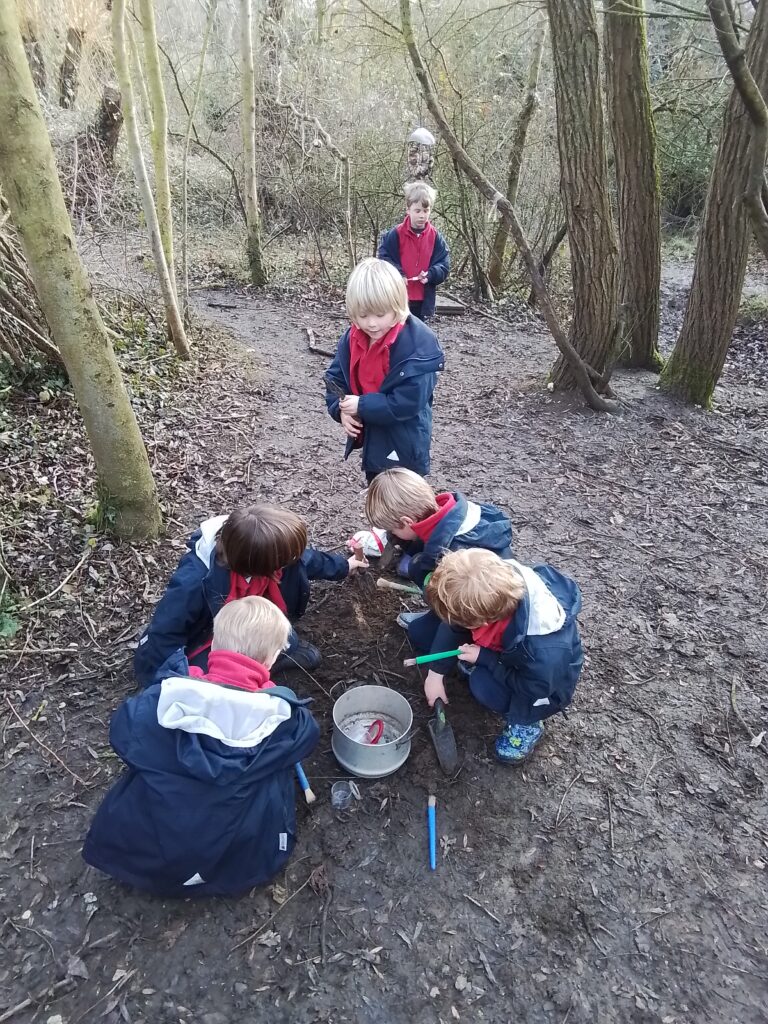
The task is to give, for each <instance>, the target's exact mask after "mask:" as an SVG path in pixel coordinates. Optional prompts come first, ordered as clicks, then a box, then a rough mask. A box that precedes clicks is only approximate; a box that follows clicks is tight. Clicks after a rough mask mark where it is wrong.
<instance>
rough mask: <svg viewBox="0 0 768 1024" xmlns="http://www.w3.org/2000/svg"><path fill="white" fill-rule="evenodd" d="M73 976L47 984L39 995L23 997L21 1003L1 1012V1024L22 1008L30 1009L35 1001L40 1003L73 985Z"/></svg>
mask: <svg viewBox="0 0 768 1024" xmlns="http://www.w3.org/2000/svg"><path fill="white" fill-rule="evenodd" d="M73 984H74V982H73V980H72V978H64V979H63V980H62V981H57V982H56V983H55V984H54V985H46V987H45V988H44V989H43V990H42V992H39V993H38V994H37V995H34V996H29V997H28V998H27V999H23V1000H22V1001H21V1002H20V1003H16V1005H15V1006H11V1007H9V1009H7V1010H6V1011H5V1013H0V1024H3V1021H6V1020H10V1019H11V1017H15V1016H16V1014H17V1013H21V1011H22V1010H27V1009H29V1007H30V1006H34V1005H35V1003H40V1002H42V1001H43V999H46V998H48V997H49V996H52V995H53V994H54V993H55V992H60V991H61V989H63V988H67V987H68V986H70V985H73Z"/></svg>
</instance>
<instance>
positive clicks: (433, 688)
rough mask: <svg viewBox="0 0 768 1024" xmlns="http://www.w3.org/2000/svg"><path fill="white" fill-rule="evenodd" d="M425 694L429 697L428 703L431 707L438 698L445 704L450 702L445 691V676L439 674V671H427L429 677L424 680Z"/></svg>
mask: <svg viewBox="0 0 768 1024" xmlns="http://www.w3.org/2000/svg"><path fill="white" fill-rule="evenodd" d="M424 696H425V697H426V698H427V704H429V706H430V707H433V706H434V703H435V701H436V700H438V699H439V700H441V701H442V702H443V704H447V703H448V695H447V694H446V692H445V683H444V682H443V677H442V676H439V675H438V674H437V672H432V671H429V672H427V678H426V679H425V680H424Z"/></svg>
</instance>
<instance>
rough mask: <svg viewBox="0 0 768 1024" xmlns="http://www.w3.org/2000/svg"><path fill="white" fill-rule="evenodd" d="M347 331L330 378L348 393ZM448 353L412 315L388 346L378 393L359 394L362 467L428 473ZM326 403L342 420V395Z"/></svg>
mask: <svg viewBox="0 0 768 1024" xmlns="http://www.w3.org/2000/svg"><path fill="white" fill-rule="evenodd" d="M349 334H350V330H349V329H348V330H346V331H345V332H344V334H343V335H342V336H341V338H340V340H339V344H338V348H337V349H336V355H335V356H334V357H333V361H332V362H331V365H330V366H329V367H328V370H327V372H326V376H327V377H330V378H331V379H332V380H334V381H335V382H336V383H337V384H338V385H339V387H340V388H341V389H342V390H343V391H344V392H345V394H348V395H350V394H352V387H351V385H350V380H349ZM444 366H445V354H444V353H443V350H442V349H441V348H440V345H439V344H438V341H437V338H436V337H435V335H434V333H433V332H432V331H431V330H430V329H429V327H427V326H426V324H424V323H422V322H421V320H419V319H418V318H417V317H414V316H409V317H408V319H407V320H406V321H405V325H404V327H403V329H402V331H400V333H399V334H398V336H397V339H396V340H395V342H394V344H393V345H392V347H391V349H390V355H389V373H388V374H387V376H386V377H385V378H384V380H383V381H382V384H381V387H380V389H379V390H378V391H375V392H372V393H371V394H368V395H361V396H360V403H359V405H358V407H357V413H358V416H359V418H360V419H361V420H362V421H363V425H364V430H363V452H362V455H363V471H364V472H366V473H380V472H381V471H382V470H384V469H392V467H393V466H403V467H405V468H406V469H411V470H413V472H414V473H419V474H421V475H422V476H426V474H427V473H428V472H429V450H430V446H431V444H432V396H433V393H434V390H435V385H436V384H437V374H438V371H439V370H442V369H443V368H444ZM325 404H326V405H327V407H328V412H329V413H330V414H331V416H333V418H334V419H335V420H338V421H339V422H341V416H340V414H339V399H338V397H337V396H336V395H334V394H332V393H331V392H330V391H328V392H326V395H325Z"/></svg>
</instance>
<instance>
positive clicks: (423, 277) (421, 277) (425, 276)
mask: <svg viewBox="0 0 768 1024" xmlns="http://www.w3.org/2000/svg"><path fill="white" fill-rule="evenodd" d="M428 278H429V274H428V273H427V271H426V270H422V272H421V273H420V274H419V280H420V281H421V283H422V284H426V283H427V280H428Z"/></svg>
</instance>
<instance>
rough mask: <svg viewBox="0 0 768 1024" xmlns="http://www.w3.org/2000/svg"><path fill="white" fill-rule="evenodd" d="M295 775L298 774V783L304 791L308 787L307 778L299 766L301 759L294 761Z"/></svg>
mask: <svg viewBox="0 0 768 1024" xmlns="http://www.w3.org/2000/svg"><path fill="white" fill-rule="evenodd" d="M296 775H297V776H298V779H299V785H300V786H301V788H302V789H303V790H304V792H305V793H306V791H307V790H308V789H309V779H308V778H307V776H306V775H305V774H304V769H303V768H302V767H301V761H297V762H296Z"/></svg>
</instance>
